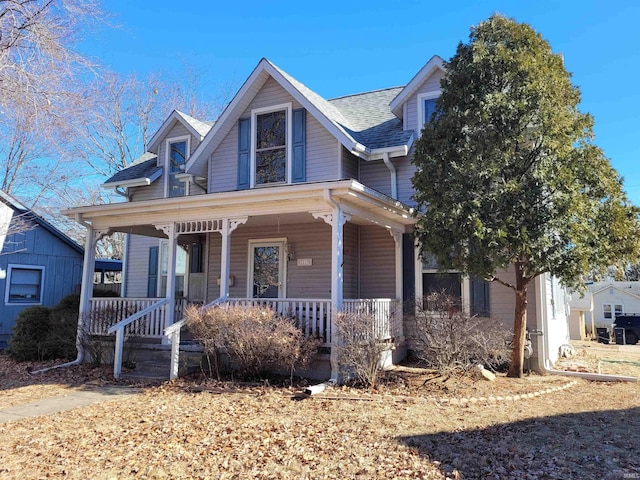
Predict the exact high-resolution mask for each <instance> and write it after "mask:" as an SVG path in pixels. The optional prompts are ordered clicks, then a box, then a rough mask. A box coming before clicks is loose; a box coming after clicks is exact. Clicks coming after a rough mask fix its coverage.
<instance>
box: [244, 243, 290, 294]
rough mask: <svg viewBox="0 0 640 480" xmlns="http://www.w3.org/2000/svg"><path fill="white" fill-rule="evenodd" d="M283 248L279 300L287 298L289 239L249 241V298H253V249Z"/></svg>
mask: <svg viewBox="0 0 640 480" xmlns="http://www.w3.org/2000/svg"><path fill="white" fill-rule="evenodd" d="M274 245H278V246H280V247H281V252H280V267H279V268H280V284H281V285H280V291H279V296H278V298H287V263H288V262H287V258H286V255H287V253H286V252H287V237H281V238H260V239H255V240H249V252H248V254H247V255H248V258H249V261H248V262H247V263H248V264H249V266H248V270H247V280H248V281H247V298H253V249H254V247H256V246H258V247H260V246H274Z"/></svg>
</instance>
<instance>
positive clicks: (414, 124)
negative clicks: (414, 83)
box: [404, 70, 444, 131]
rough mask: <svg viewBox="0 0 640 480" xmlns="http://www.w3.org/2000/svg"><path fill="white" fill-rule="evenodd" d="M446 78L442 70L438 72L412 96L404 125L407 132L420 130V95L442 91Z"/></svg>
mask: <svg viewBox="0 0 640 480" xmlns="http://www.w3.org/2000/svg"><path fill="white" fill-rule="evenodd" d="M443 76H444V73H443V72H442V71H441V70H436V71H435V72H434V73H433V75H431V76H430V77H429V78H427V79H425V81H424V82H423V83H422V85H420V87H419V88H418V90H417V91H416V92H415V93H414V94H413V95H411V96H410V97H409V98H408V99H407V101H406V106H407V114H406V115H407V118H406V121H405V124H404V129H405V130H416V131H417V129H418V95H420V94H421V93H426V92H433V91H434V90H439V89H440V80H441V79H442V77H443Z"/></svg>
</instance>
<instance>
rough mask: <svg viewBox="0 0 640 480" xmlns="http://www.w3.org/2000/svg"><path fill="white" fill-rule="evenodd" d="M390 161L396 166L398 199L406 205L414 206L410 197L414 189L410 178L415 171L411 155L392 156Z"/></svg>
mask: <svg viewBox="0 0 640 480" xmlns="http://www.w3.org/2000/svg"><path fill="white" fill-rule="evenodd" d="M391 161H392V162H393V165H394V167H395V168H396V175H397V181H398V200H400V201H401V202H403V203H406V204H407V205H410V206H414V205H415V202H414V201H413V199H412V197H413V192H414V190H413V184H412V183H411V179H412V178H413V174H414V173H415V171H416V167H415V166H414V165H413V164H412V163H411V157H410V156H406V157H398V158H392V159H391Z"/></svg>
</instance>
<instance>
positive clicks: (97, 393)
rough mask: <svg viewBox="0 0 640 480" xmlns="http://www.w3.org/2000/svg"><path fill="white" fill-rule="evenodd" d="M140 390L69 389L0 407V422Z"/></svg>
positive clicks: (73, 406) (122, 395)
mask: <svg viewBox="0 0 640 480" xmlns="http://www.w3.org/2000/svg"><path fill="white" fill-rule="evenodd" d="M140 391H141V390H139V389H137V388H131V387H114V386H107V387H83V388H82V389H80V390H69V393H67V394H66V395H60V396H57V397H49V398H42V399H40V400H35V401H33V402H30V403H27V404H25V405H14V406H13V407H8V408H3V409H0V423H6V422H13V421H17V420H22V419H24V418H30V417H39V416H42V415H51V414H53V413H58V412H64V411H66V410H72V409H74V408H78V407H84V406H86V405H92V404H94V403H98V402H104V401H108V400H114V399H117V398H122V397H126V396H129V395H135V394H137V393H140Z"/></svg>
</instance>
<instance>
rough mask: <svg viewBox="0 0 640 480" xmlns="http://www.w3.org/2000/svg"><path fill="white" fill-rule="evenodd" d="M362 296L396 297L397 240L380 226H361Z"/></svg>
mask: <svg viewBox="0 0 640 480" xmlns="http://www.w3.org/2000/svg"><path fill="white" fill-rule="evenodd" d="M360 296H361V297H362V298H395V297H396V280H395V242H394V240H393V238H392V237H391V235H390V234H389V231H388V230H387V229H385V228H382V227H378V226H369V225H364V226H361V227H360Z"/></svg>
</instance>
